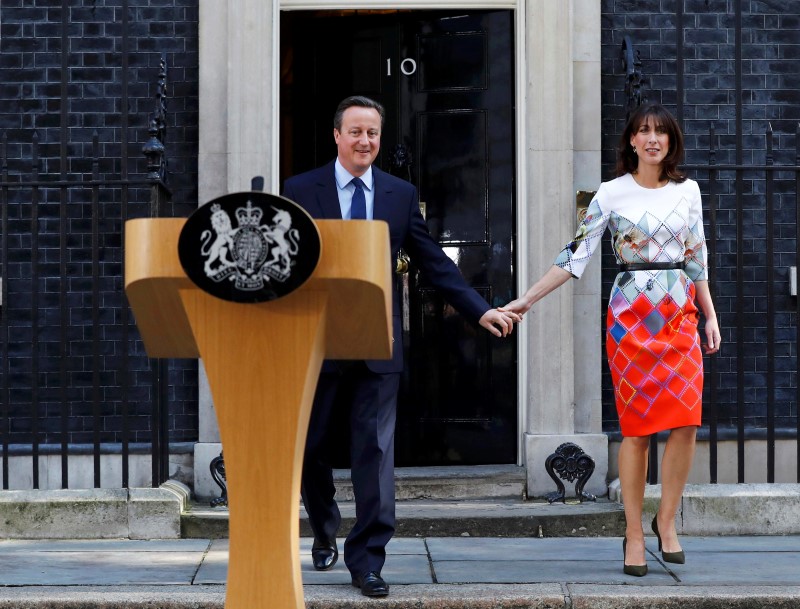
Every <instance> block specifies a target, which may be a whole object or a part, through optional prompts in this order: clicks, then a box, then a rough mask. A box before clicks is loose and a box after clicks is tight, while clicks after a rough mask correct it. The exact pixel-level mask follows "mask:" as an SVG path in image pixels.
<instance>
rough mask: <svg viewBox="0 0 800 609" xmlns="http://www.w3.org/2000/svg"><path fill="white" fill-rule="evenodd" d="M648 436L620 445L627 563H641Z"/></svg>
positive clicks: (643, 554)
mask: <svg viewBox="0 0 800 609" xmlns="http://www.w3.org/2000/svg"><path fill="white" fill-rule="evenodd" d="M649 446H650V437H649V436H642V437H627V438H623V439H622V444H621V445H620V448H619V482H620V485H621V487H622V501H623V504H624V506H625V536H626V537H627V538H628V550H627V556H626V558H627V560H626V561H625V564H628V565H643V564H645V562H646V559H645V553H644V532H643V531H642V503H643V502H644V485H645V482H646V478H647V453H648V447H649Z"/></svg>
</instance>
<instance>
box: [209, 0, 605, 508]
mask: <svg viewBox="0 0 800 609" xmlns="http://www.w3.org/2000/svg"><path fill="white" fill-rule="evenodd" d="M400 6H402V8H403V9H419V10H430V9H472V10H477V9H510V10H513V11H514V15H515V31H516V72H517V73H516V102H517V117H516V118H517V142H516V145H517V148H516V149H517V168H516V177H517V226H518V236H517V237H518V238H517V246H518V247H517V249H518V254H517V260H516V264H517V269H518V277H519V286H518V288H519V290H520V291H523V290H525V289H526V288H527V287H528V286H529V285H530V284H531V283H532V282H533V281H534V280H535V279H536V278H538V277H539V276H541V274H542V273H543V272H544V271H545V270H546V269H547V268H548V267H549V266H550V264H552V261H553V259H554V258H555V255H556V254H557V253H558V251H560V249H561V248H562V247H563V245H564V243H566V241H567V240H568V239H569V238H570V237H571V236H572V234H573V233H574V230H575V193H576V191H577V190H596V189H597V187H598V186H599V184H600V180H601V176H600V142H601V132H600V129H601V121H600V29H601V25H600V5H599V3H598V2H597V0H438V1H437V0H426V1H417V0H402V2H400V1H399V0H346V1H342V0H237V2H219V1H218V0H200V24H199V32H200V72H199V78H200V119H199V120H200V125H199V126H200V134H199V136H200V137H199V148H200V149H199V155H198V165H199V180H198V182H199V183H198V192H199V201H200V203H204V202H206V201H209V200H210V199H213V198H214V197H217V196H220V195H223V194H225V193H227V192H233V191H237V190H247V189H249V187H250V179H251V178H252V177H253V176H255V175H261V176H264V177H265V179H266V184H267V188H268V189H269V190H270V191H272V192H279V191H280V184H279V183H278V179H279V178H278V176H279V171H278V167H279V165H278V163H279V158H278V154H277V151H278V150H280V147H279V145H278V138H279V133H278V125H279V112H280V108H279V92H280V83H279V67H280V66H279V65H278V62H279V59H280V58H279V34H280V28H279V24H280V12H281V11H289V10H320V9H388V8H399V7H400ZM599 306H600V281H599V263H598V262H597V261H594V262H593V263H592V265H591V268H590V270H588V271H587V273H586V274H585V275H584V278H583V279H582V280H581V281H580V282H577V283H575V284H574V286H573V289H569V288H566V289H561V290H559V291H558V292H557V293H555V294H552V295H550V296H549V297H548V298H546V299H544V300H543V301H542V302H541V303H539V304H538V305H537V307H536V310H535V312H533V313H532V314H530V315H528V317H527V319H526V320H525V323H524V325H523V326H522V327H520V328H519V332H520V334H519V338H518V341H519V357H518V361H519V364H518V365H519V370H518V393H519V409H518V412H519V428H520V430H521V435H520V442H519V446H518V463H519V464H520V465H523V466H525V467H526V469H527V472H528V494H529V495H530V496H537V495H542V494H544V493H546V492H549V491H551V490H554V485H553V482H552V481H551V480H550V479H549V477H548V476H547V474H546V473H545V471H544V459H545V458H546V457H547V455H549V454H551V453H552V452H553V451H554V450H555V449H556V448H557V447H558V446H559V445H560V444H561V443H562V442H567V441H571V442H575V443H578V444H579V445H580V446H581V447H583V449H584V450H585V451H586V452H587V453H589V454H590V455H591V456H592V457H593V458H594V459H595V462H596V469H595V474H594V476H593V477H592V479H591V480H590V481H589V484H588V485H587V486H586V488H585V490H586V491H588V492H590V493H595V494H605V493H606V491H607V485H606V474H607V471H608V443H607V439H606V436H605V435H604V434H603V433H602V431H601V425H600V420H601V414H600V369H601V361H600V358H601V352H600V349H601V342H600V330H599ZM565 311H573V314H572V315H570V314H569V313H567V314H565V313H564V312H565ZM575 328H580V331H579V332H575V331H574V329H575ZM575 362H579V364H577V365H576V363H575ZM576 371H577V374H576ZM219 450H220V444H219V430H218V428H217V424H216V418H215V415H214V410H213V404H212V400H211V395H210V392H209V389H208V385H207V384H206V382H205V378H204V375H203V373H202V372H201V385H200V424H199V442H198V444H197V446H196V447H195V468H194V469H195V494H196V495H197V496H198V497H201V498H205V497H211V496H216V495H217V494H218V488H217V487H216V485H215V484H214V483H213V481H212V480H211V476H210V474H209V472H208V464H209V462H210V460H211V459H212V458H213V457H215V456H216V455H217V454H219Z"/></svg>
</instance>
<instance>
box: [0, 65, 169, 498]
mask: <svg viewBox="0 0 800 609" xmlns="http://www.w3.org/2000/svg"><path fill="white" fill-rule="evenodd" d="M165 94H166V61H165V59H163V58H162V62H161V73H160V74H159V85H158V94H157V96H156V111H155V112H154V113H153V114H152V115H151V118H150V124H149V131H148V133H149V136H150V138H149V139H148V140H147V142H146V144H145V146H144V149H143V152H144V154H145V156H146V157H147V170H148V174H147V175H146V176H145V175H140V176H138V177H136V178H134V179H130V178H129V177H128V169H127V167H128V158H127V154H126V150H127V142H126V141H125V138H124V134H125V132H126V129H124V128H123V129H122V133H123V141H122V144H121V151H120V154H119V155H118V156H116V157H111V158H109V155H108V153H107V152H106V153H105V154H102V155H101V143H100V142H99V138H98V135H97V133H96V132H95V133H94V134H93V136H92V138H91V144H90V148H89V151H88V154H84V155H83V156H82V157H80V158H77V159H75V158H69V157H68V156H67V152H68V150H69V148H70V147H72V148H74V149H78V146H70V145H69V144H68V143H67V142H65V141H64V140H63V139H62V140H61V141H60V142H57V144H58V150H59V154H58V155H57V156H55V157H54V156H52V155H49V154H42V148H43V147H46V148H47V150H48V151H52V149H53V148H54V146H53V145H51V144H50V143H40V141H39V133H38V132H37V131H33V132H31V133H30V139H29V140H28V141H23V142H19V141H17V142H13V143H12V144H10V143H9V138H8V135H7V133H3V134H2V136H0V168H1V169H0V171H1V172H2V175H1V176H0V210H1V211H0V277H2V284H0V298H1V300H0V442H1V443H2V457H3V459H2V463H3V465H2V488H3V489H8V488H10V486H12V481H11V471H10V464H11V458H12V457H22V458H23V459H25V458H28V457H29V458H30V468H31V469H30V481H31V482H30V485H31V486H32V488H35V489H38V488H40V487H41V481H40V473H41V471H42V470H43V465H44V464H43V463H42V459H43V457H45V456H47V455H51V454H55V455H58V456H59V457H60V464H61V468H60V469H61V472H60V478H61V480H60V486H61V488H69V487H70V467H69V461H70V457H71V456H75V455H81V454H90V455H92V457H93V459H92V460H93V485H94V486H95V487H100V486H101V456H102V455H103V454H109V453H110V454H119V455H120V457H121V477H120V479H119V480H118V481H117V482H116V483H112V485H113V486H119V487H128V486H129V485H130V471H129V464H130V455H131V453H134V452H145V453H149V454H150V458H151V470H152V471H151V477H150V479H151V482H152V484H153V486H157V485H158V484H160V483H161V482H163V481H164V480H166V479H167V477H168V474H169V472H168V465H169V464H168V453H169V438H168V421H167V416H168V393H167V391H168V377H169V367H168V364H167V362H166V361H158V360H149V359H148V358H147V357H146V354H145V353H144V352H143V350H142V346H141V343H140V341H139V340H138V334H137V333H136V331H135V325H134V321H133V319H132V316H131V313H130V310H129V308H128V305H127V301H126V299H125V295H124V290H123V277H124V272H123V263H124V247H125V246H124V223H125V221H126V220H127V219H129V218H132V217H141V216H158V215H162V211H163V209H162V208H163V207H164V204H165V203H166V202H167V201H168V198H169V190H168V189H167V188H166V186H165V184H164V178H165V171H166V164H165V155H164V147H163V143H162V139H163V134H164V127H165V115H164V112H165V103H164V102H165ZM125 127H126V126H125ZM10 146H13V148H14V150H15V152H14V154H13V155H11V157H12V159H13V161H10V155H9V147H10ZM10 163H11V164H14V165H16V166H15V167H10V166H9V165H10ZM101 164H104V166H103V167H102V169H101ZM55 165H57V166H58V170H57V171H53V170H51V166H55ZM114 173H116V174H117V175H116V176H114V175H113V174H114ZM110 174H111V176H112V177H109V175H110ZM50 473H52V472H50ZM48 475H50V474H48ZM14 484H19V483H18V482H14ZM51 486H52V485H51Z"/></svg>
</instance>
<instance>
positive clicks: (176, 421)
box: [0, 0, 198, 443]
mask: <svg viewBox="0 0 800 609" xmlns="http://www.w3.org/2000/svg"><path fill="white" fill-rule="evenodd" d="M62 6H67V7H68V8H67V10H68V15H67V19H66V21H67V26H66V27H67V29H66V35H67V44H68V47H67V51H68V54H67V66H68V67H67V73H66V78H65V81H66V82H65V93H63V92H62V76H64V74H63V73H62V33H63V32H62V17H63V14H62V10H63V9H62ZM123 6H124V5H123V1H122V0H69V1H67V2H62V0H0V135H2V134H3V133H5V134H6V135H7V137H8V157H9V160H8V169H9V173H10V181H11V182H15V181H19V180H30V179H31V158H32V150H33V149H32V144H31V143H32V140H33V133H34V131H35V132H36V133H37V134H38V137H39V141H40V144H39V155H40V157H41V160H40V163H39V171H40V174H41V176H42V178H43V179H56V178H58V177H59V176H60V174H61V171H62V169H63V170H64V171H65V173H66V178H67V179H68V180H69V181H70V182H80V181H81V180H83V179H86V178H88V177H90V175H91V171H92V154H93V148H92V143H91V142H92V136H93V134H94V133H96V134H97V137H98V140H99V148H98V151H97V153H98V159H97V169H98V171H99V173H100V177H101V179H102V180H119V179H120V178H121V177H122V174H123V163H124V164H125V166H126V168H127V173H128V177H129V178H130V179H132V180H139V181H141V180H143V178H144V174H145V173H146V165H145V159H144V157H143V155H142V152H141V151H142V145H143V144H144V142H145V141H146V139H147V138H148V134H147V127H148V117H149V114H150V113H151V112H152V111H153V110H154V108H155V93H156V83H157V78H158V71H159V70H158V66H159V61H160V57H161V54H162V53H165V54H166V59H167V64H168V75H167V81H168V101H167V134H166V138H165V139H166V141H165V144H166V148H167V158H168V171H169V174H168V180H167V181H168V185H169V186H170V188H171V189H172V191H173V197H172V201H171V203H170V204H168V205H167V208H166V209H164V210H163V211H162V215H166V216H186V215H188V214H189V213H191V211H192V210H193V209H194V208H195V207H196V205H197V141H198V135H197V107H198V103H197V90H198V36H197V19H198V3H197V0H129V2H128V3H127V6H128V9H127V19H128V26H127V30H126V31H124V28H123V21H124V19H123ZM123 34H127V51H128V53H127V63H128V69H127V77H128V90H127V97H125V95H124V93H125V92H124V88H123V65H124V64H123V57H124V55H125V50H126V46H125V42H124V40H123V38H124V37H123ZM63 104H66V108H67V112H68V118H67V127H68V128H67V130H66V133H65V132H64V130H63V129H62V128H61V109H62V105H63ZM126 114H127V122H128V127H127V129H126V130H125V133H126V134H127V140H128V145H127V148H126V151H125V152H126V154H127V162H125V161H124V160H123V159H124V157H125V156H126V154H125V153H124V151H123V150H122V142H123V125H124V117H125V115H126ZM62 138H65V141H66V142H67V148H66V152H67V160H66V162H63V161H62V159H61V141H62ZM38 197H39V199H40V201H41V202H40V203H39V205H38V206H37V211H38V215H39V222H38V242H39V263H38V265H37V269H38V273H39V276H40V279H39V281H38V288H39V297H38V298H39V307H38V323H37V324H36V327H35V329H32V328H31V321H32V319H33V318H32V314H31V298H32V297H31V277H32V271H33V268H32V264H31V251H30V250H31V243H32V237H31V221H30V219H31V213H32V206H31V203H30V202H31V198H32V190H31V188H29V187H25V188H19V187H13V186H12V187H11V189H10V191H9V198H10V203H9V206H8V214H9V231H8V235H7V239H8V244H9V248H10V251H9V264H8V268H7V269H2V274H3V276H4V277H5V281H6V285H7V288H8V291H9V294H8V302H7V303H6V312H7V315H8V321H9V368H10V378H9V379H8V382H9V384H10V388H11V389H10V397H11V418H10V422H9V427H10V436H9V439H10V442H11V443H27V442H29V441H30V431H31V428H32V425H33V418H32V416H33V413H32V411H31V410H32V409H31V402H32V399H33V397H34V395H35V393H34V392H38V400H39V407H38V413H37V414H38V417H39V418H40V420H39V421H38V426H39V434H40V435H39V438H38V440H39V442H60V441H61V436H60V434H59V429H60V416H61V411H62V410H61V409H62V404H63V403H64V399H66V403H67V405H68V412H69V430H70V435H69V441H70V442H74V443H85V442H91V441H92V439H93V433H94V429H95V421H94V420H93V418H92V399H93V396H94V395H95V391H96V390H94V389H93V387H94V379H93V374H92V370H93V367H94V366H93V358H92V350H93V343H92V339H93V338H97V340H98V341H99V343H98V350H99V354H100V366H99V373H98V379H99V383H98V387H99V390H98V394H97V395H99V402H100V404H101V409H100V410H101V419H102V420H101V421H100V425H99V429H100V430H101V441H103V442H117V441H119V440H120V439H121V435H120V432H121V429H122V421H121V400H122V391H123V390H122V385H123V380H122V379H123V377H125V376H127V379H128V382H129V383H130V389H129V394H128V400H129V403H130V406H129V409H130V413H131V415H132V418H131V421H130V430H131V434H130V441H131V442H147V441H149V440H150V435H151V434H150V426H151V421H150V413H151V409H152V401H151V400H152V396H151V392H152V388H151V374H150V362H149V360H148V359H147V358H146V356H145V354H144V349H143V347H142V345H141V342H140V341H139V340H138V332H137V330H136V327H135V320H134V319H133V317H132V315H131V316H130V318H129V327H130V332H131V339H132V340H131V342H130V344H128V345H126V344H124V343H123V342H122V335H123V333H122V321H121V319H122V310H123V307H125V306H127V305H126V304H125V300H124V297H123V289H122V250H121V245H122V238H121V235H122V230H121V227H122V222H123V221H124V219H125V218H123V217H122V215H121V214H122V211H121V202H122V201H123V193H122V191H121V190H120V189H119V188H118V187H113V188H112V187H101V188H99V189H98V198H99V203H98V213H97V217H96V220H97V221H98V225H99V230H100V238H99V246H100V247H99V261H100V278H99V280H98V282H97V285H98V287H99V303H100V310H99V324H98V326H97V327H94V326H93V324H92V306H91V304H92V275H91V270H92V269H91V267H92V265H91V261H92V250H91V227H92V215H93V214H92V206H91V197H92V192H91V190H90V189H88V188H70V189H69V190H68V191H67V194H66V198H67V203H66V210H67V211H66V215H67V226H66V230H67V234H68V260H67V266H66V269H67V273H66V277H64V278H62V277H60V260H61V259H60V254H59V239H60V237H59V231H60V230H61V224H62V223H61V221H60V214H61V203H60V197H61V193H60V191H59V189H57V188H46V189H39V191H38ZM149 198H150V192H149V189H147V188H134V189H131V190H130V193H129V198H128V201H129V203H128V213H127V217H128V218H132V217H142V216H147V215H149ZM63 282H66V283H67V289H68V309H69V310H68V327H67V340H68V346H67V359H66V372H67V375H66V378H67V381H66V383H62V381H61V372H60V365H61V363H60V357H59V354H60V347H59V344H60V343H59V340H60V332H61V329H60V328H61V321H62V315H61V310H60V307H59V291H60V289H61V285H62V283H63ZM34 337H35V338H36V339H37V340H38V349H37V353H38V356H39V360H38V368H39V374H38V376H37V377H36V378H35V379H34V378H33V377H32V374H31V371H32V366H34V365H35V364H34V358H33V357H32V356H33V344H34ZM125 352H127V354H128V359H129V364H128V371H127V373H126V372H125V371H124V370H123V363H122V360H123V353H125ZM1 369H2V368H0V370H1ZM4 382H5V380H4V379H2V380H0V388H2V387H3V383H4ZM169 383H170V390H169V395H170V406H169V408H170V417H169V425H170V431H169V439H170V441H173V442H180V441H193V440H196V439H197V427H198V422H197V365H196V362H194V361H183V360H173V361H172V363H171V373H170V378H169ZM34 388H35V389H34ZM62 391H63V392H64V394H63V395H62Z"/></svg>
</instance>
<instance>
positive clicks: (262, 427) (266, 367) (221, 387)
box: [125, 218, 392, 609]
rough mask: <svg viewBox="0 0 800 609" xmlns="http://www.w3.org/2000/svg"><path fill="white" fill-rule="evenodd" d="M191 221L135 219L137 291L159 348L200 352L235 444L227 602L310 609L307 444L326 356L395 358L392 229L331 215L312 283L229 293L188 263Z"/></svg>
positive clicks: (130, 291) (129, 276)
mask: <svg viewBox="0 0 800 609" xmlns="http://www.w3.org/2000/svg"><path fill="white" fill-rule="evenodd" d="M184 223H185V219H182V218H180V219H172V218H154V219H137V220H130V221H128V222H126V224H125V231H126V235H125V290H126V292H127V295H128V300H129V302H130V304H131V308H132V309H133V312H134V315H135V316H136V322H137V324H138V326H139V330H140V332H141V335H142V340H143V341H144V345H145V348H146V350H147V354H148V355H149V356H150V357H154V358H165V357H177V358H195V357H200V358H202V360H203V364H204V365H205V369H206V372H207V374H208V380H209V384H210V386H211V393H212V396H213V399H214V406H215V409H216V414H217V421H218V423H219V429H220V435H221V438H222V444H223V446H224V451H225V470H226V474H227V486H228V497H229V505H230V559H229V563H228V585H227V592H226V602H225V605H226V607H227V609H262V608H263V609H301V608H303V607H304V606H305V603H304V600H303V582H302V577H301V573H300V555H299V503H300V477H301V470H302V464H303V450H304V446H305V439H306V432H307V428H308V420H309V415H310V413H311V403H312V400H313V397H314V391H315V389H316V384H317V377H318V375H319V371H320V367H321V365H322V360H323V359H388V358H390V357H391V353H392V337H391V333H392V309H391V269H390V263H389V247H388V243H389V231H388V225H387V224H386V223H384V222H359V221H343V220H320V221H318V222H317V223H316V224H317V226H318V228H319V232H320V238H321V242H322V253H321V256H320V261H319V264H318V266H317V268H316V270H315V271H314V273H313V275H312V276H311V278H310V279H309V280H308V281H307V282H306V283H305V284H303V285H302V286H301V287H300V288H299V289H297V290H295V291H294V292H291V293H290V294H288V295H287V296H284V297H283V298H280V299H277V300H272V301H270V302H264V303H258V304H240V303H234V302H229V301H226V300H221V299H219V298H216V297H214V296H211V295H209V294H207V293H206V292H204V291H202V290H200V289H199V288H197V287H196V286H195V285H194V283H192V281H191V280H190V279H189V278H188V277H187V276H186V274H185V273H184V271H183V268H182V267H181V264H180V261H179V258H178V237H179V235H180V232H181V229H182V227H183V225H184Z"/></svg>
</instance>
